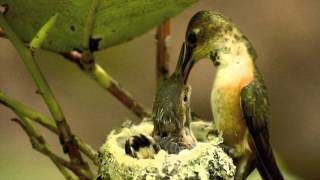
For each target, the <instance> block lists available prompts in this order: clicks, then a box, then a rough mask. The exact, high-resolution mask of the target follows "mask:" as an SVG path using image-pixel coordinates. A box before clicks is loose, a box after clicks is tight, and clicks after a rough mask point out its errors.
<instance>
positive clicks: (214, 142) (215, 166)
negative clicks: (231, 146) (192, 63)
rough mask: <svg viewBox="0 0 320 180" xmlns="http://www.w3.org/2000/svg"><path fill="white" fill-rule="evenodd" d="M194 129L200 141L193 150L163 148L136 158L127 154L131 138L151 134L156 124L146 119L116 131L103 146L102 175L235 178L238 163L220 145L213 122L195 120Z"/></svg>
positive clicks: (126, 179)
mask: <svg viewBox="0 0 320 180" xmlns="http://www.w3.org/2000/svg"><path fill="white" fill-rule="evenodd" d="M191 127H192V128H191V129H192V131H193V133H194V135H195V137H196V138H197V140H198V143H197V146H196V147H195V148H193V149H192V150H183V151H181V152H180V153H179V154H177V155H175V154H168V153H167V152H165V151H163V150H161V151H159V153H158V154H157V155H155V157H154V159H136V158H132V157H131V156H128V155H126V154H125V150H124V145H125V141H126V140H127V139H129V137H131V136H133V135H138V134H141V133H143V134H146V135H151V133H152V129H153V125H152V123H151V122H148V121H144V122H142V123H141V124H139V125H132V126H131V125H130V126H127V127H123V128H121V129H117V130H113V131H112V132H111V133H110V134H109V135H108V137H107V140H106V142H105V144H104V145H103V146H102V147H101V149H100V156H99V160H100V166H99V178H100V179H107V180H108V179H111V180H122V179H123V180H131V179H132V180H144V179H145V180H162V179H165V180H180V179H181V180H184V179H186V180H206V179H208V180H213V179H232V178H233V176H234V173H235V168H236V167H235V166H234V165H233V162H232V159H231V158H230V157H229V156H228V155H227V154H226V153H225V152H224V151H223V150H222V149H221V148H220V147H219V146H218V144H220V143H221V142H222V138H221V137H220V136H219V135H218V133H217V132H216V131H215V130H214V129H213V128H212V124H211V123H207V122H203V121H197V122H192V124H191Z"/></svg>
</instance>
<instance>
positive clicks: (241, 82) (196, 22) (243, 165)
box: [182, 11, 284, 180]
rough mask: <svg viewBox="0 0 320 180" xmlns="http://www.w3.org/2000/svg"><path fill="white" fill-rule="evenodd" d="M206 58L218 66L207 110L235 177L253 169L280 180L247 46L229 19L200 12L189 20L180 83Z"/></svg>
mask: <svg viewBox="0 0 320 180" xmlns="http://www.w3.org/2000/svg"><path fill="white" fill-rule="evenodd" d="M204 58H210V59H211V60H212V62H213V64H214V65H215V67H216V68H217V72H216V76H215V80H214V83H213V88H212V91H211V107H212V113H213V117H214V120H215V125H216V127H217V128H218V129H219V130H220V131H221V132H222V133H223V138H224V144H225V145H227V146H228V147H231V148H232V149H233V152H234V153H233V157H234V160H235V164H236V166H237V171H236V176H235V179H246V177H247V176H248V175H249V174H250V172H251V171H252V170H253V169H254V168H255V167H257V168H258V170H259V172H260V174H261V176H262V177H263V179H268V180H269V179H270V180H271V179H275V180H282V179H284V178H283V176H282V174H281V172H280V170H279V167H278V166H277V163H276V160H275V157H274V154H273V152H272V148H271V144H270V141H269V131H268V122H267V121H268V120H269V114H270V110H269V101H268V95H267V91H266V86H265V85H264V82H263V79H262V75H261V74H260V72H259V70H258V68H257V66H256V64H255V61H256V54H255V51H254V48H253V46H252V44H251V42H250V41H249V40H248V39H247V38H246V37H245V36H244V34H243V33H242V32H241V31H240V30H239V29H238V28H237V27H236V25H235V24H233V23H232V22H231V20H230V19H228V18H226V17H224V16H222V15H220V14H217V13H215V12H213V11H200V12H198V13H196V14H195V15H194V16H193V17H192V19H191V20H190V22H189V25H188V29H187V33H186V55H185V59H184V61H183V65H182V66H183V67H182V74H183V77H184V81H185V82H186V81H187V79H188V75H189V73H190V71H191V69H192V67H193V65H194V64H195V63H196V62H198V61H199V60H200V59H204Z"/></svg>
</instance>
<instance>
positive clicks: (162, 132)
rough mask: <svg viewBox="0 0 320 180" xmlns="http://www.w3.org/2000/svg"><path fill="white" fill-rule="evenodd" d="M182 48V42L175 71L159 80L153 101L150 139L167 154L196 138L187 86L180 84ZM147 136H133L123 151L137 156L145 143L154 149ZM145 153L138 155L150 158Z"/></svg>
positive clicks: (177, 150) (181, 81) (193, 142)
mask: <svg viewBox="0 0 320 180" xmlns="http://www.w3.org/2000/svg"><path fill="white" fill-rule="evenodd" d="M184 49H185V45H184V44H183V46H182V48H181V51H180V56H179V60H178V63H177V66H176V69H175V71H174V72H173V74H172V75H171V76H170V77H169V78H168V79H166V80H165V81H163V82H162V83H161V84H160V86H159V88H158V89H157V92H156V96H155V100H154V103H153V111H152V121H153V124H154V129H153V133H152V136H153V140H154V141H155V143H156V144H157V146H158V147H160V148H161V149H163V150H165V151H167V152H168V153H169V154H177V153H179V152H180V151H181V150H184V149H192V148H193V147H194V146H195V145H196V139H195V138H194V136H193V134H192V132H191V129H190V121H191V108H190V95H191V86H189V85H185V84H184V82H183V76H182V64H183V60H184ZM148 139H149V140H150V138H146V137H145V136H134V137H133V138H132V139H131V140H130V141H127V143H126V153H127V154H129V155H132V156H135V157H139V152H138V151H139V149H143V150H144V152H146V150H145V149H146V148H145V147H146V146H149V145H152V146H151V147H150V148H151V151H152V152H157V148H156V146H155V144H154V143H150V142H151V141H146V140H148ZM142 147H143V148H142ZM152 149H153V150H152ZM149 152H150V151H149ZM133 154H137V155H133ZM147 154H148V156H140V157H144V158H150V153H147Z"/></svg>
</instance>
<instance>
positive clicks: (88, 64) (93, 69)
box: [0, 29, 150, 119]
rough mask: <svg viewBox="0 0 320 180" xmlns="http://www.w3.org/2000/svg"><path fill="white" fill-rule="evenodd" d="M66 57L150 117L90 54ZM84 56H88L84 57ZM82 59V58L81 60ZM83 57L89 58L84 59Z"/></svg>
mask: <svg viewBox="0 0 320 180" xmlns="http://www.w3.org/2000/svg"><path fill="white" fill-rule="evenodd" d="M0 37H6V36H5V33H4V32H3V31H1V29H0ZM61 55H62V56H64V57H65V58H66V59H68V60H70V61H71V62H73V63H76V64H77V65H78V66H79V67H80V68H81V70H83V71H85V72H86V73H87V74H88V75H89V76H90V77H91V78H92V79H94V80H95V81H96V82H97V83H98V84H99V85H100V86H101V87H102V88H104V89H106V90H108V91H109V92H110V93H111V94H112V95H113V96H115V97H116V98H117V99H118V100H119V101H120V102H121V103H122V104H123V105H125V106H126V107H127V108H128V109H130V110H131V111H132V112H133V113H134V114H135V115H136V116H138V117H139V118H141V119H143V118H144V117H150V113H149V112H147V111H146V110H145V108H144V107H143V106H142V105H141V104H140V103H139V102H137V100H135V99H134V98H133V97H132V95H131V94H130V93H129V92H128V91H127V90H126V89H124V88H123V87H122V86H121V85H120V84H119V82H118V81H116V80H115V79H114V78H112V77H111V76H110V75H109V74H108V73H107V71H106V70H105V69H103V68H102V67H101V66H100V65H99V64H98V63H95V62H94V60H89V59H90V58H89V57H90V56H89V55H87V53H85V54H81V53H79V52H77V51H72V52H68V53H61ZM83 56H87V57H86V58H83ZM81 59H82V60H81ZM83 59H87V60H85V61H83Z"/></svg>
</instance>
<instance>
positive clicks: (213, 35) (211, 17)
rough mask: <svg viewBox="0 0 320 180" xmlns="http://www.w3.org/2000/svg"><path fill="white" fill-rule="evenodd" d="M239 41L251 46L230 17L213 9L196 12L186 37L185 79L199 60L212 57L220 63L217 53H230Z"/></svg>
mask: <svg viewBox="0 0 320 180" xmlns="http://www.w3.org/2000/svg"><path fill="white" fill-rule="evenodd" d="M238 42H241V43H243V44H245V46H248V47H249V46H250V43H249V41H248V40H247V38H246V37H245V36H244V35H243V34H242V33H241V31H240V30H239V29H238V28H237V27H236V26H235V25H234V24H233V23H232V22H231V20H230V19H229V18H227V17H224V16H222V15H221V14H218V13H216V12H213V11H200V12H198V13H196V14H195V15H194V16H193V17H192V18H191V20H190V22H189V24H188V28H187V32H186V37H185V44H186V54H185V59H184V63H183V68H182V69H183V70H182V71H183V76H184V79H185V81H186V79H187V78H188V75H189V73H190V71H191V69H192V67H193V65H194V64H195V63H196V62H197V61H199V60H201V59H204V58H210V59H211V60H212V61H213V62H214V63H215V64H219V62H218V61H216V60H217V54H219V53H229V52H230V51H231V50H232V47H233V45H235V44H237V43H238ZM249 49H250V48H249Z"/></svg>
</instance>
